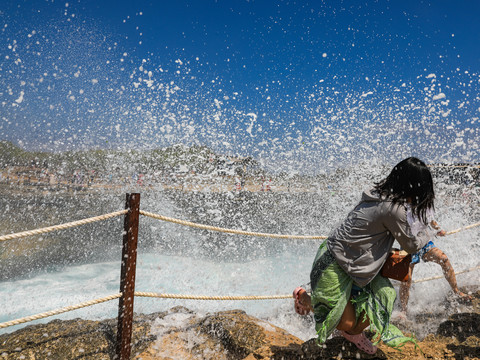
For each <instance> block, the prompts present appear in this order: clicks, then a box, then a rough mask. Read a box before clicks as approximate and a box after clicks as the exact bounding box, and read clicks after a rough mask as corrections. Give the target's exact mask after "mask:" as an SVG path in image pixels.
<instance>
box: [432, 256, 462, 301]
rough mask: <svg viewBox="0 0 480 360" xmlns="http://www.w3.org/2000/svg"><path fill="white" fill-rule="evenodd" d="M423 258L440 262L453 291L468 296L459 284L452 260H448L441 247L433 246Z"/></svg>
mask: <svg viewBox="0 0 480 360" xmlns="http://www.w3.org/2000/svg"><path fill="white" fill-rule="evenodd" d="M423 260H425V261H433V262H434V263H436V264H439V265H440V266H441V267H442V271H443V275H444V276H445V279H446V280H447V281H448V284H449V285H450V287H451V288H452V290H453V292H454V293H455V294H457V295H459V296H461V297H467V298H469V296H468V295H466V294H464V293H462V292H461V291H460V290H459V289H458V286H457V278H456V277H455V272H454V271H453V267H452V264H451V263H450V260H448V257H447V255H445V253H444V252H443V251H442V250H440V249H439V248H436V247H434V248H432V249H430V250H429V251H428V252H427V253H426V254H425V255H423Z"/></svg>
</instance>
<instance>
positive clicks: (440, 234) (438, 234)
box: [437, 230, 447, 236]
mask: <svg viewBox="0 0 480 360" xmlns="http://www.w3.org/2000/svg"><path fill="white" fill-rule="evenodd" d="M445 235H447V232H446V231H445V230H440V231H439V232H437V236H445Z"/></svg>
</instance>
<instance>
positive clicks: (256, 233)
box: [140, 210, 327, 239]
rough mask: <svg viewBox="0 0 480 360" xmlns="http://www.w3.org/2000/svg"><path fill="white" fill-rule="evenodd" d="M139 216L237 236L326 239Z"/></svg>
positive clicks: (151, 215)
mask: <svg viewBox="0 0 480 360" xmlns="http://www.w3.org/2000/svg"><path fill="white" fill-rule="evenodd" d="M140 215H144V216H148V217H151V218H153V219H157V220H163V221H168V222H172V223H175V224H180V225H185V226H190V227H194V228H198V229H204V230H211V231H217V232H223V233H229V234H237V235H249V236H258V237H268V238H277V239H326V238H327V237H326V236H310V235H280V234H268V233H260V232H253V231H244V230H235V229H226V228H221V227H216V226H210V225H203V224H197V223H194V222H191V221H185V220H180V219H175V218H171V217H168V216H163V215H159V214H154V213H151V212H147V211H143V210H140Z"/></svg>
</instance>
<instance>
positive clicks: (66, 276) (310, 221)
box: [0, 184, 480, 340]
mask: <svg viewBox="0 0 480 360" xmlns="http://www.w3.org/2000/svg"><path fill="white" fill-rule="evenodd" d="M361 185H363V184H359V186H358V188H360V187H361ZM357 190H358V189H357V188H355V187H353V188H352V194H348V195H340V194H339V193H337V194H335V193H332V192H329V193H328V195H327V194H326V193H325V192H322V191H319V192H316V193H312V194H309V195H308V196H304V195H303V194H300V195H299V194H273V193H272V194H256V195H255V194H254V195H252V194H243V195H241V197H240V195H238V194H234V193H231V194H227V195H218V194H201V193H196V194H188V197H185V196H184V194H180V195H179V193H174V194H165V193H163V192H154V191H151V192H147V193H146V194H142V206H141V207H142V209H144V210H146V211H152V212H158V213H161V214H163V215H167V216H174V217H178V218H182V219H186V220H192V221H197V222H200V223H204V224H212V225H217V226H222V227H231V228H237V229H244V230H251V231H260V232H275V233H283V234H306V235H328V231H329V229H331V228H332V227H333V226H334V225H335V224H336V223H338V222H339V221H341V220H342V219H343V217H344V216H345V215H346V213H347V212H348V210H349V209H350V208H351V206H353V204H354V203H355V202H356V200H357V199H358V196H359V193H357ZM353 193H357V195H353ZM437 193H438V196H437V197H438V201H437V214H438V217H437V219H438V221H439V223H440V224H441V225H442V226H443V228H444V229H446V230H447V231H449V230H454V229H457V228H460V227H464V226H467V225H470V224H472V223H474V222H475V219H477V222H478V213H477V211H478V210H477V209H478V202H477V200H478V199H477V198H475V196H476V195H475V194H476V193H475V194H474V195H471V194H470V195H468V196H458V194H457V192H451V191H450V190H449V189H448V187H444V188H440V190H439V191H437ZM45 196H47V198H50V197H52V196H55V197H56V198H55V199H52V200H55V201H51V202H50V203H51V204H58V202H62V201H64V202H65V203H68V201H67V200H69V201H73V202H75V201H77V199H78V196H75V197H69V198H68V199H66V195H59V194H56V195H52V194H50V195H48V194H47V195H45ZM82 196H83V197H82V200H81V202H80V203H83V204H86V205H85V207H84V208H82V206H80V205H78V204H77V206H75V207H74V208H75V212H73V211H68V212H66V213H65V212H62V211H58V209H57V212H56V215H57V216H56V219H54V220H57V221H54V223H60V222H62V221H61V220H64V218H70V219H69V221H72V220H74V219H79V218H82V217H86V215H87V213H88V212H89V211H91V212H94V213H95V215H98V214H100V213H106V212H110V211H115V210H119V209H121V208H123V201H124V199H123V197H122V196H119V195H118V194H113V195H112V194H108V195H105V194H104V195H103V198H102V197H101V198H100V200H99V196H98V194H96V196H94V197H92V198H88V200H87V198H86V197H85V195H82ZM179 196H180V197H182V198H179ZM27 198H28V196H27V197H26V196H23V200H24V202H23V203H22V202H19V203H18V201H17V204H16V205H15V206H17V207H21V206H23V205H25V204H27V203H33V204H36V206H31V207H30V208H29V211H30V213H31V212H32V211H33V212H35V211H38V209H39V208H41V210H42V212H39V213H38V214H39V216H40V214H44V212H45V210H46V209H45V205H44V204H45V199H40V198H38V197H37V198H35V199H34V200H32V199H27ZM60 198H61V199H62V201H60V200H59V199H60ZM187 198H188V201H187V200H186V199H187ZM93 199H94V200H95V202H96V203H97V204H98V203H100V205H98V206H99V207H98V208H96V209H93V210H92V202H93V201H94V200H93ZM17 200H18V199H17ZM4 201H8V202H9V204H10V210H12V204H13V203H15V201H14V200H13V199H10V200H4ZM34 201H36V202H37V203H35V202H34ZM183 201H187V203H188V205H185V204H183V203H182V202H183ZM287 204H290V206H286V205H287ZM345 204H346V205H345ZM52 206H54V205H52ZM470 206H471V207H470ZM64 208H65V206H63V207H62V209H64ZM200 208H201V209H202V211H199V209H200ZM85 209H89V210H88V211H86V210H85ZM215 209H216V211H214V210H215ZM220 209H222V210H220ZM17 210H18V209H17ZM50 210H52V208H51V209H50ZM95 210H97V211H95ZM5 214H6V212H5V211H4V213H3V217H4V219H5V217H6V215H5ZM195 214H196V215H195ZM208 214H209V215H208ZM260 214H262V215H260ZM72 217H74V219H72ZM122 222H123V219H122V218H118V219H114V220H109V221H107V222H105V223H103V224H102V225H103V226H105V227H107V229H108V231H106V232H105V231H103V232H102V231H99V230H98V228H99V227H101V226H102V225H97V226H91V227H88V226H87V227H85V228H83V229H76V230H72V231H70V232H69V231H65V232H64V233H63V234H62V235H57V237H58V236H60V237H59V238H57V237H51V238H49V237H47V236H44V237H40V240H39V238H36V239H35V240H34V241H37V242H38V241H39V242H40V243H41V244H46V245H45V246H47V247H50V249H51V250H50V252H51V253H57V254H56V255H55V256H53V255H52V256H50V257H44V258H43V259H46V260H45V261H43V262H42V257H41V256H36V255H35V253H38V254H40V255H44V254H45V252H42V251H41V250H39V249H38V245H37V246H36V247H35V249H36V251H34V252H33V253H30V254H29V255H30V256H27V255H24V256H8V255H6V254H7V253H8V254H10V253H13V254H15V253H16V252H21V251H25V247H26V248H29V247H28V246H27V245H25V244H23V246H19V245H18V246H17V245H12V244H10V243H9V244H1V246H3V248H2V252H3V258H2V264H4V265H5V264H6V263H8V264H10V265H12V266H13V265H16V267H15V266H14V267H15V268H16V269H20V268H22V266H23V267H28V269H27V270H28V271H26V270H25V271H23V272H19V273H18V274H17V275H15V274H10V275H9V276H8V278H4V279H3V280H2V281H1V282H0V308H1V309H2V311H1V312H0V322H6V321H10V320H14V319H17V318H20V317H24V316H28V315H33V314H37V313H41V312H45V311H49V310H53V309H58V308H62V307H65V306H70V305H75V304H78V303H81V302H84V301H88V300H92V299H97V298H101V297H104V296H107V295H111V294H115V293H118V292H119V276H120V254H121V234H122V226H123V225H122ZM4 223H5V220H4ZM228 224H232V225H231V226H228ZM29 228H32V226H30V227H29ZM276 230H277V231H276ZM479 232H480V229H479V228H478V227H476V228H473V229H470V230H465V231H461V232H458V233H456V234H454V235H450V236H447V237H445V238H439V239H437V240H436V244H437V246H438V247H439V248H441V249H442V250H443V251H444V252H445V253H446V254H447V255H448V256H449V258H450V261H451V262H452V264H453V266H454V268H455V270H457V271H460V270H464V269H467V268H470V267H474V266H477V265H479V261H478V256H477V255H478V250H479V247H480V242H479V240H478V238H479ZM3 233H7V231H5V230H4V231H3ZM57 239H59V240H58V241H54V240H57ZM105 239H106V240H105ZM139 242H140V243H139V244H140V245H139V246H140V247H139V253H138V257H137V273H136V291H144V292H157V293H174V294H185V295H220V296H226V295H279V294H280V295H284V294H286V295H288V294H291V293H292V291H293V289H294V288H295V287H297V286H298V285H307V286H308V282H309V273H310V268H311V264H312V261H313V258H314V256H315V252H316V250H317V248H318V246H319V244H320V242H321V240H301V241H299V240H291V239H290V240H288V239H262V238H255V237H253V238H252V237H245V236H235V235H229V234H211V233H210V232H207V231H203V230H196V229H191V228H184V227H182V226H180V225H177V224H171V223H164V222H159V221H157V220H154V219H150V218H145V217H141V219H140V234H139ZM59 243H60V244H61V245H58V244H59ZM65 243H67V245H66V244H65ZM99 243H100V244H99ZM29 249H31V246H30V248H29ZM92 249H93V250H92ZM67 254H70V255H69V256H67ZM71 254H74V255H71ZM17 255H18V254H17ZM27 259H30V260H28V261H27ZM32 259H35V260H32ZM79 259H80V260H79ZM47 260H48V261H47ZM17 263H19V264H17ZM22 264H23V265H22ZM4 268H5V266H4ZM479 274H480V272H479V271H478V270H477V271H474V272H470V273H467V274H462V275H459V276H458V278H457V280H458V283H459V285H460V286H461V287H469V286H475V285H476V286H478V279H479ZM438 275H442V272H441V269H440V267H439V266H438V265H435V264H429V263H424V264H421V265H419V266H417V267H416V269H415V273H414V279H415V280H418V279H422V278H426V277H431V276H438ZM394 285H395V286H396V287H398V284H396V283H394ZM450 292H451V291H450V288H449V286H448V283H447V282H446V280H445V279H440V280H434V281H428V282H423V283H417V284H414V285H413V287H412V291H411V297H410V303H409V309H410V316H412V317H413V316H415V315H418V314H422V313H428V312H432V311H438V312H439V313H441V314H443V315H442V316H446V314H447V313H448V311H455V310H452V309H451V306H450V305H449V304H450V302H449V300H448V299H449V297H451V296H450V295H449V294H450ZM177 305H182V306H185V307H187V308H189V309H191V310H193V311H195V312H196V313H197V314H198V315H203V314H206V313H212V312H216V311H222V310H231V309H242V310H244V311H246V312H247V313H248V314H250V315H253V316H256V317H259V318H261V319H264V320H267V321H269V322H271V323H273V324H275V325H277V326H280V327H282V328H284V329H286V330H287V331H289V332H291V333H292V334H294V335H296V336H298V337H300V338H302V339H304V340H307V339H310V338H312V337H315V331H314V325H313V319H312V317H311V316H307V317H300V316H298V315H297V314H295V312H294V309H293V300H291V299H281V300H261V301H231V300H228V301H211V300H208V301H203V300H202V301H198V300H182V299H175V300H174V299H159V298H143V297H137V298H136V299H135V312H139V313H152V312H157V311H165V310H168V309H170V308H172V307H174V306H177ZM117 307H118V300H112V301H109V302H106V303H103V304H98V305H94V306H90V307H86V308H82V309H79V310H75V311H72V312H67V313H64V314H61V315H57V316H54V317H49V318H45V319H42V320H36V321H33V322H29V323H26V324H21V325H17V326H12V327H9V328H5V329H1V330H0V333H8V332H12V331H15V330H17V329H19V328H21V327H24V326H27V325H30V324H36V323H42V322H48V321H51V320H53V319H74V318H83V319H92V320H97V319H106V318H114V317H116V316H117V312H118V308H117ZM396 310H398V309H396ZM437 320H440V319H437ZM427 330H429V329H426V330H425V331H427Z"/></svg>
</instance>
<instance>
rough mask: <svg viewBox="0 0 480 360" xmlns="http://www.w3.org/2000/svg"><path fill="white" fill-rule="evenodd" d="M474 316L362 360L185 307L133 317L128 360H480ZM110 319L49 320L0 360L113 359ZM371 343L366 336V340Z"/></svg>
mask: <svg viewBox="0 0 480 360" xmlns="http://www.w3.org/2000/svg"><path fill="white" fill-rule="evenodd" d="M474 295H475V299H474V304H472V305H473V306H472V307H471V309H472V312H464V313H458V314H454V315H452V316H450V318H449V319H448V320H447V321H445V322H443V323H441V324H440V326H439V327H438V330H437V332H436V334H429V335H427V336H426V337H425V338H424V339H423V340H422V341H419V343H418V347H415V346H414V345H413V344H406V345H405V346H404V347H403V348H402V351H398V350H395V349H392V348H389V347H387V346H385V345H384V344H382V343H380V344H379V348H378V351H377V353H376V354H375V355H367V354H365V353H363V352H360V351H359V350H357V348H356V347H355V346H354V345H353V344H351V343H349V342H348V341H346V340H345V339H344V338H343V337H341V336H338V335H334V336H333V337H331V338H330V339H329V340H327V342H326V343H325V344H323V345H318V344H317V343H316V341H315V339H310V340H308V341H306V342H304V341H302V340H301V339H299V338H297V337H295V336H293V335H292V334H289V333H288V332H286V331H285V330H283V329H281V328H279V327H277V326H275V325H273V324H270V323H268V322H266V321H264V320H261V319H258V318H255V317H252V316H250V315H248V314H246V313H245V312H244V311H241V310H231V311H223V312H217V313H213V314H207V315H205V316H199V315H198V314H197V313H194V312H192V311H190V310H188V309H187V308H184V307H175V308H172V309H170V310H169V311H165V312H159V313H152V314H148V315H143V314H136V315H135V318H134V326H133V335H132V352H131V353H132V356H131V357H132V359H138V360H140V359H143V360H153V359H160V360H167V359H169V360H172V359H179V360H193V359H199V360H213V359H215V360H237V359H238V360H260V359H262V360H267V359H271V360H275V359H283V360H297V359H304V360H314V359H425V358H429V359H455V360H459V359H479V358H480V313H479V312H478V311H476V310H477V309H478V301H479V297H480V291H477V292H476V293H475V294H474ZM116 325H117V323H116V319H109V320H104V321H90V320H82V319H75V320H64V321H61V320H53V321H51V322H49V323H46V324H39V325H31V326H28V327H25V328H23V329H20V330H18V331H15V332H13V333H10V334H4V335H0V359H8V360H11V359H26V360H30V359H35V360H36V359H108V360H111V359H115V340H116ZM370 335H371V334H370Z"/></svg>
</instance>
